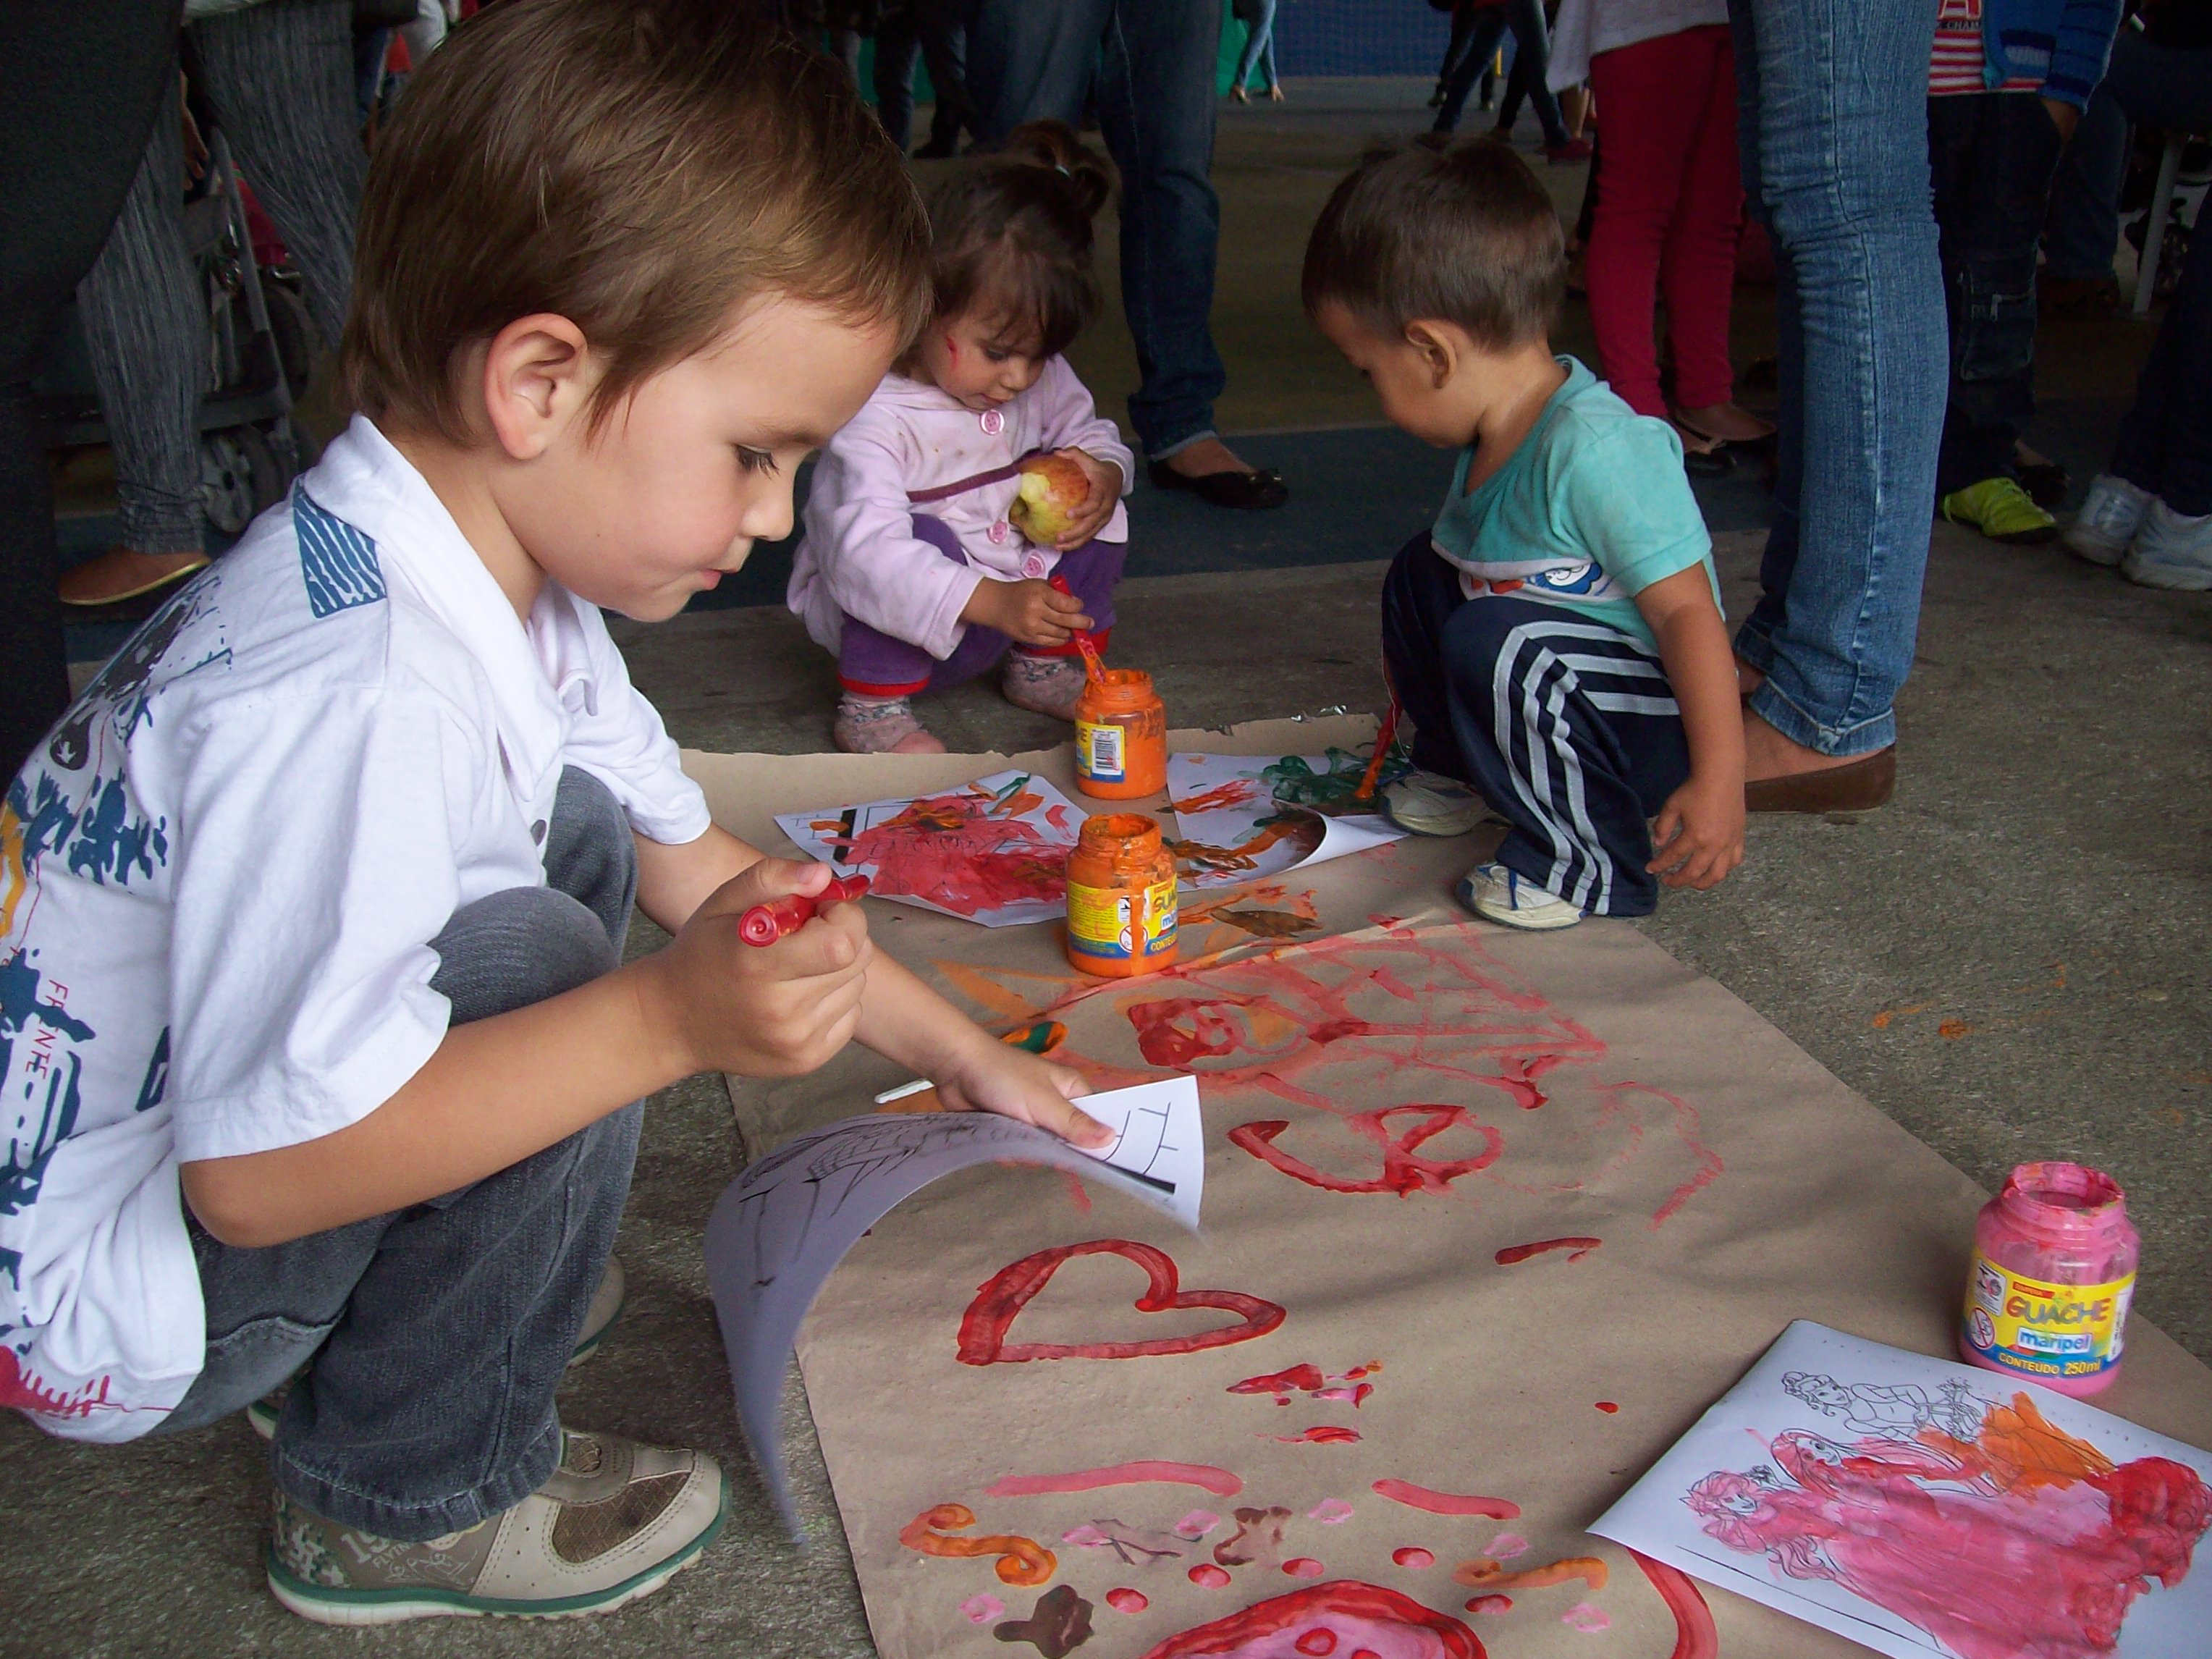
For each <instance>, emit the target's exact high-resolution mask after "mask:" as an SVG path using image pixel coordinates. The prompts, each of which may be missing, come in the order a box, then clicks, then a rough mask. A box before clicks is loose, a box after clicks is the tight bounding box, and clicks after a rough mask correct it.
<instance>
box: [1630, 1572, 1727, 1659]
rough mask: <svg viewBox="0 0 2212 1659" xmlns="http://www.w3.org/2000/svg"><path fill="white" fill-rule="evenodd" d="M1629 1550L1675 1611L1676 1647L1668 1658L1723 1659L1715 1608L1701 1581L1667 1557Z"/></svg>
mask: <svg viewBox="0 0 2212 1659" xmlns="http://www.w3.org/2000/svg"><path fill="white" fill-rule="evenodd" d="M1628 1553H1629V1554H1630V1556H1631V1557H1632V1558H1633V1559H1634V1560H1635V1562H1636V1565H1638V1566H1639V1567H1641V1568H1643V1569H1644V1577H1646V1578H1649V1579H1650V1581H1651V1588H1652V1589H1656V1590H1657V1591H1658V1592H1659V1599H1660V1600H1661V1601H1664V1602H1665V1603H1666V1604H1667V1611H1668V1612H1669V1613H1673V1614H1674V1652H1672V1653H1671V1654H1669V1655H1668V1656H1667V1659H1720V1653H1721V1637H1720V1632H1719V1631H1718V1630H1717V1629H1715V1628H1714V1626H1713V1610H1712V1609H1711V1607H1707V1606H1706V1605H1705V1594H1704V1592H1703V1591H1701V1590H1700V1589H1699V1588H1698V1584H1697V1581H1696V1580H1695V1579H1693V1578H1692V1577H1690V1576H1689V1574H1687V1573H1686V1572H1684V1571H1681V1570H1680V1568H1677V1567H1670V1566H1668V1565H1667V1564H1666V1563H1665V1562H1664V1561H1654V1560H1653V1559H1651V1558H1650V1556H1648V1555H1638V1553H1636V1552H1635V1551H1634V1550H1631V1551H1629V1552H1628Z"/></svg>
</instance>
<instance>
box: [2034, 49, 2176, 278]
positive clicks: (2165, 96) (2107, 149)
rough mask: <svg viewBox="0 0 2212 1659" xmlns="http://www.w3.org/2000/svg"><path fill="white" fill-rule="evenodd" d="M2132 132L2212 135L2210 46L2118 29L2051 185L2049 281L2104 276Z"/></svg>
mask: <svg viewBox="0 0 2212 1659" xmlns="http://www.w3.org/2000/svg"><path fill="white" fill-rule="evenodd" d="M2131 126H2154V127H2163V128H2166V130H2167V131H2172V132H2212V47H2205V48H2199V49H2197V50H2193V51H2191V50H2184V49H2183V48H2181V47H2178V46H2154V45H2153V44H2152V43H2151V42H2150V41H2148V40H2145V39H2143V37H2142V35H2141V34H2139V33H2136V31H2135V30H2134V29H2130V28H2124V29H2122V30H2121V31H2120V33H2119V36H2118V39H2116V40H2114V41H2113V42H2112V62H2111V63H2110V64H2107V65H2106V69H2105V78H2104V80H2103V81H2102V82H2100V84H2099V85H2098V88H2097V92H2096V95H2095V96H2094V97H2093V98H2091V99H2090V100H2089V107H2088V108H2087V109H2086V110H2084V111H2083V112H2081V123H2080V125H2077V126H2076V127H2075V129H2074V137H2072V138H2071V139H2070V140H2069V141H2068V143H2067V145H2066V154H2065V155H2063V157H2062V158H2061V159H2060V161H2059V163H2058V176H2057V178H2056V179H2053V180H2052V181H2051V222H2050V225H2049V227H2048V228H2047V230H2046V231H2045V238H2044V244H2043V248H2044V252H2045V255H2047V256H2048V258H2049V262H2050V263H2049V264H2048V265H2047V266H2046V267H2045V268H2046V270H2048V271H2049V273H2050V274H2051V276H2059V277H2071V278H2075V279H2081V278H2090V279H2094V280H2096V281H2100V282H2102V281H2106V280H2109V279H2110V278H2111V276H2112V255H2113V254H2114V253H2115V252H2117V251H2118V247H2119V241H2120V181H2121V179H2122V178H2123V177H2124V174H2125V173H2126V171H2127V165H2128V129H2129V128H2130V127H2131Z"/></svg>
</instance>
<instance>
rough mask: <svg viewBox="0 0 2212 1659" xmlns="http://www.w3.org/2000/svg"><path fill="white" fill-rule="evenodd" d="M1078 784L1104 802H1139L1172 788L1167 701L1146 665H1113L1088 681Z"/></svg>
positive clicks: (1079, 708) (1080, 719)
mask: <svg viewBox="0 0 2212 1659" xmlns="http://www.w3.org/2000/svg"><path fill="white" fill-rule="evenodd" d="M1075 787H1077V788H1078V789H1080V790H1081V791H1082V792H1083V793H1085V794H1086V795H1095V796H1097V798H1098V799H1101V800H1134V799H1137V798H1138V797H1139V796H1140V795H1151V794H1156V793H1158V792H1159V791H1160V790H1163V789H1164V788H1166V787H1168V711H1167V705H1166V704H1164V703H1163V702H1161V701H1160V694H1159V693H1158V692H1157V691H1155V690H1152V676H1151V675H1150V674H1147V673H1146V672H1145V671H1144V670H1143V669H1141V668H1109V669H1105V670H1103V671H1101V672H1099V673H1097V674H1093V675H1091V677H1089V678H1086V679H1085V681H1084V682H1083V699H1082V701H1081V702H1078V703H1077V704H1076V705H1075Z"/></svg>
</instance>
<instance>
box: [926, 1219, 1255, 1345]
mask: <svg viewBox="0 0 2212 1659" xmlns="http://www.w3.org/2000/svg"><path fill="white" fill-rule="evenodd" d="M1079 1255H1121V1256H1127V1258H1128V1259H1129V1260H1130V1261H1133V1262H1135V1263H1136V1264H1137V1265H1138V1266H1139V1267H1142V1268H1143V1269H1144V1270H1145V1277H1146V1281H1147V1282H1146V1286H1145V1293H1144V1294H1143V1295H1142V1296H1140V1297H1138V1298H1137V1300H1136V1304H1135V1305H1136V1309H1137V1311H1138V1312H1139V1313H1165V1312H1167V1311H1168V1310H1170V1309H1174V1308H1220V1309H1223V1310H1226V1311H1228V1312H1230V1313H1233V1314H1239V1315H1242V1316H1243V1323H1242V1324H1237V1325H1223V1326H1221V1327H1219V1328H1217V1329H1214V1330H1210V1331H1199V1332H1196V1333H1194V1334H1191V1335H1188V1336H1163V1337H1154V1338H1152V1339H1151V1340H1146V1341H1143V1342H1016V1343H1013V1344H1012V1345H1011V1346H1010V1345H1009V1344H1008V1343H1007V1341H1006V1330H1007V1328H1008V1327H1009V1326H1011V1325H1012V1323H1013V1322H1014V1318H1015V1316H1017V1315H1018V1314H1019V1313H1020V1312H1021V1310H1023V1309H1024V1308H1025V1307H1027V1306H1028V1305H1029V1304H1030V1298H1031V1297H1035V1296H1036V1293H1037V1292H1038V1291H1041V1290H1042V1289H1043V1288H1044V1287H1045V1285H1046V1284H1047V1282H1048V1281H1049V1280H1050V1279H1051V1278H1052V1276H1053V1274H1054V1273H1058V1272H1059V1271H1060V1263H1061V1262H1063V1261H1067V1260H1068V1259H1069V1258H1071V1257H1073V1256H1079ZM1181 1286H1182V1275H1181V1274H1180V1273H1178V1272H1177V1271H1176V1264H1175V1261H1174V1260H1173V1258H1171V1257H1170V1255H1168V1253H1167V1252H1166V1251H1165V1250H1159V1249H1153V1248H1152V1246H1151V1245H1150V1244H1136V1243H1131V1242H1130V1241H1129V1240H1127V1239H1126V1238H1094V1239H1091V1241H1089V1242H1088V1243H1083V1244H1061V1245H1059V1246H1056V1247H1055V1248H1054V1249H1049V1250H1039V1251H1038V1252H1037V1253H1036V1255H1025V1256H1024V1257H1023V1258H1022V1259H1021V1260H1020V1261H1017V1262H1015V1263H1014V1264H1013V1265H1012V1267H1002V1268H1000V1270H999V1271H998V1272H997V1273H994V1274H993V1275H992V1276H991V1278H990V1279H988V1280H987V1281H986V1282H985V1283H984V1284H983V1285H982V1286H981V1288H980V1289H979V1290H978V1291H976V1293H975V1300H974V1301H973V1302H971V1303H969V1304H968V1311H967V1312H966V1313H965V1314H964V1315H963V1316H961V1320H960V1348H959V1353H958V1356H957V1357H958V1358H959V1360H960V1363H961V1364H963V1365H1018V1364H1023V1363H1024V1362H1026V1361H1028V1360H1031V1359H1142V1358H1149V1357H1151V1356H1153V1355H1159V1354H1178V1353H1197V1352H1200V1351H1201V1350H1203V1349H1206V1348H1222V1347H1226V1346H1229V1345H1230V1344H1231V1343H1232V1342H1249V1341H1250V1340H1252V1339H1253V1338H1254V1337H1255V1336H1265V1335H1267V1333H1268V1332H1269V1331H1272V1330H1273V1329H1274V1328H1275V1327H1276V1326H1278V1325H1279V1324H1281V1323H1282V1322H1283V1310H1282V1309H1280V1308H1279V1307H1278V1306H1276V1305H1275V1304H1273V1303H1272V1302H1267V1301H1263V1300H1261V1298H1260V1297H1256V1296H1246V1295H1245V1294H1244V1293H1243V1291H1186V1290H1183V1289H1182V1288H1181Z"/></svg>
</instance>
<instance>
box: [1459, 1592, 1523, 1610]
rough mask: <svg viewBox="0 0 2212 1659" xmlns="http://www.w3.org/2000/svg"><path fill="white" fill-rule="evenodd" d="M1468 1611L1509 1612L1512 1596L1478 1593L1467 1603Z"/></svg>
mask: <svg viewBox="0 0 2212 1659" xmlns="http://www.w3.org/2000/svg"><path fill="white" fill-rule="evenodd" d="M1467 1610H1468V1612H1469V1613H1510V1612H1512V1611H1513V1598H1512V1597H1511V1596H1510V1595H1478V1596H1476V1597H1475V1598H1474V1600H1473V1601H1470V1602H1468V1604H1467Z"/></svg>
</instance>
